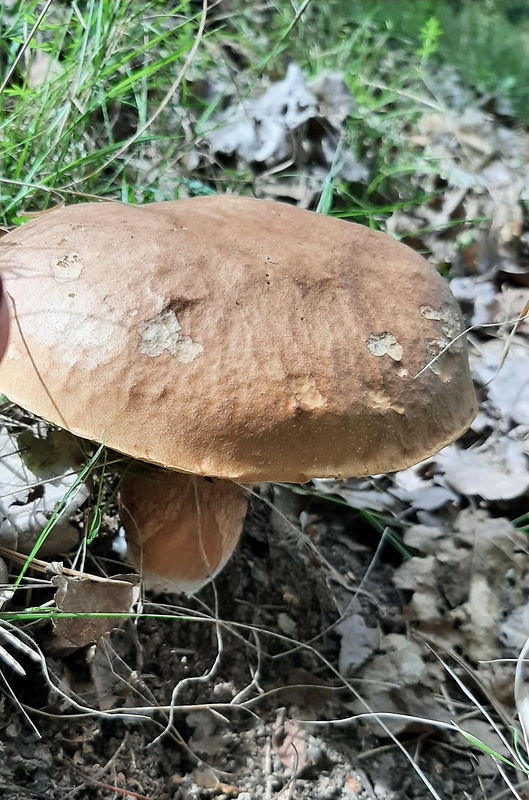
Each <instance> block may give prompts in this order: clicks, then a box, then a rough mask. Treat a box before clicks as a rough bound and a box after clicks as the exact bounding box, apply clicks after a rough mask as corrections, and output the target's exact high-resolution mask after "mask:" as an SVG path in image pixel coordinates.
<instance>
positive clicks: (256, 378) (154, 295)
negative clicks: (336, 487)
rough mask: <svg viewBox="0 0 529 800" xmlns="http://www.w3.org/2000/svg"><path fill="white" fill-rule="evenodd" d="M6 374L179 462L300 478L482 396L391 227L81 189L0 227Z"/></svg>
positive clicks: (375, 461) (431, 279)
mask: <svg viewBox="0 0 529 800" xmlns="http://www.w3.org/2000/svg"><path fill="white" fill-rule="evenodd" d="M0 271H1V273H2V276H3V278H4V281H5V285H6V289H7V292H8V294H9V295H10V297H11V299H12V301H11V303H12V316H13V319H12V326H11V327H12V333H11V341H10V344H9V347H8V351H7V354H6V358H5V359H4V361H3V363H2V365H1V366H0V391H1V392H3V393H5V394H6V395H7V396H8V397H9V398H10V399H11V400H13V401H15V402H17V403H19V404H20V405H22V406H24V407H25V408H27V409H30V410H31V411H33V412H34V413H36V414H38V415H40V416H42V417H44V418H45V419H48V420H50V421H52V422H55V423H57V424H59V425H62V426H63V427H66V428H68V429H69V430H71V431H72V432H74V433H76V434H78V435H79V436H83V437H86V438H88V439H93V440H96V441H105V442H107V443H108V445H109V446H110V447H113V448H114V449H116V450H119V451H121V452H123V453H127V454H129V455H131V456H135V457H138V458H141V459H144V460H147V461H152V462H156V463H158V464H162V465H164V466H167V467H171V468H173V469H177V470H182V471H189V472H194V473H197V474H202V475H211V476H217V477H223V478H232V479H236V480H238V481H241V482H251V481H257V480H283V481H293V482H299V481H305V480H307V479H309V478H311V477H316V476H318V477H331V476H334V477H345V476H353V475H354V476H362V475H367V474H374V473H379V472H386V471H390V470H396V469H402V468H404V467H407V466H409V465H411V464H413V463H416V462H417V461H420V460H421V459H423V458H425V457H427V456H429V455H431V454H433V453H434V452H436V451H437V450H439V449H440V448H441V447H443V446H444V445H445V444H447V443H448V442H450V441H451V440H453V439H454V438H455V437H456V436H458V434H460V433H462V432H463V431H464V430H465V429H466V428H467V426H468V425H469V423H470V422H471V420H472V418H473V416H474V413H475V396H474V392H473V390H472V386H471V381H470V375H469V369H468V364H467V355H466V349H465V343H464V341H463V339H462V338H459V339H458V340H457V341H456V342H455V343H454V344H452V345H451V346H450V347H449V348H448V349H447V350H446V352H444V353H443V354H442V355H441V356H440V357H439V359H438V360H435V361H434V362H433V363H431V365H430V366H429V367H428V368H427V369H425V370H424V371H423V372H422V373H421V374H420V376H419V377H416V376H417V373H419V372H420V371H421V370H422V369H423V368H424V367H425V365H426V364H428V363H429V362H430V361H431V360H432V359H433V358H434V357H435V356H436V355H438V354H439V353H440V352H441V351H442V350H443V348H445V346H446V345H448V344H449V342H450V341H451V340H452V339H453V338H454V337H456V336H457V335H458V334H459V333H460V331H461V319H460V315H459V311H458V308H457V305H456V303H455V301H454V299H453V297H452V295H451V293H450V290H449V288H448V286H447V284H446V283H445V281H444V280H443V279H442V278H441V277H440V276H439V275H438V274H437V273H436V271H435V269H434V268H433V267H432V266H431V265H430V264H428V263H427V262H426V261H425V260H424V259H423V258H422V257H421V256H419V255H418V254H417V253H415V252H414V251H412V250H410V249H409V248H407V247H405V246H404V245H402V244H399V243H397V242H395V241H394V240H393V239H391V238H390V237H389V236H386V235H384V234H381V233H375V232H373V231H371V230H368V229H366V228H364V227H361V226H358V225H354V224H352V223H349V222H343V221H339V220H336V219H330V218H328V217H324V216H320V215H318V214H314V213H312V212H309V211H301V210H299V209H296V208H293V207H291V206H288V205H282V204H279V203H273V202H268V201H262V200H250V199H246V198H236V197H226V196H218V197H203V198H195V199H192V200H180V201H176V202H168V203H154V204H152V205H148V206H141V207H137V206H128V205H121V204H108V203H101V204H84V205H77V206H72V207H66V208H62V209H59V210H56V211H52V212H50V213H47V214H44V215H42V216H41V217H39V218H37V219H36V220H34V221H32V222H29V223H28V224H26V225H24V226H23V227H21V228H20V229H18V230H16V231H13V232H12V233H10V234H8V235H7V236H5V237H4V238H3V239H2V240H1V241H0Z"/></svg>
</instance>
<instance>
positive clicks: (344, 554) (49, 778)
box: [0, 487, 505, 800]
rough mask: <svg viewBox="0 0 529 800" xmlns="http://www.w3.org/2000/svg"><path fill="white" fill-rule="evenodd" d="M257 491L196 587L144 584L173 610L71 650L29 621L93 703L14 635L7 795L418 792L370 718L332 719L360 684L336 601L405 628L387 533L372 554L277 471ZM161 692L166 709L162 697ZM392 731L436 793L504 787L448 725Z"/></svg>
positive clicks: (345, 711)
mask: <svg viewBox="0 0 529 800" xmlns="http://www.w3.org/2000/svg"><path fill="white" fill-rule="evenodd" d="M260 495H261V496H256V497H255V498H254V499H253V502H252V510H251V513H250V514H249V516H248V519H247V523H246V528H245V533H244V536H243V539H242V542H241V545H240V547H239V549H238V551H237V553H236V555H235V557H234V558H233V559H232V561H231V562H230V563H229V565H228V566H227V567H226V568H225V570H224V571H223V572H222V574H221V575H220V576H219V577H218V579H217V581H216V584H215V587H212V586H209V587H206V588H205V589H204V590H203V591H202V592H201V593H200V594H199V595H198V596H197V597H195V598H184V597H178V598H175V597H155V598H152V597H151V598H147V599H146V601H145V606H144V611H145V612H146V613H148V614H163V615H171V616H170V617H169V618H168V617H167V616H165V617H164V618H153V617H147V618H146V617H142V618H139V619H138V620H137V621H135V622H133V621H126V622H125V623H124V624H123V625H121V626H120V627H119V628H117V629H115V630H114V631H112V632H111V633H110V634H109V635H107V636H106V637H104V638H103V639H101V640H100V641H99V643H98V645H97V647H87V648H84V649H78V650H75V651H73V652H69V651H68V650H67V648H64V646H63V644H61V642H60V641H59V642H57V640H56V637H55V638H54V635H53V632H52V631H51V629H50V627H49V626H48V625H46V624H39V625H37V626H34V627H33V628H32V629H31V630H30V632H31V635H32V636H34V637H35V639H36V641H37V642H38V643H39V645H40V647H41V648H42V650H43V652H44V653H45V655H46V663H47V666H48V669H49V672H50V676H51V681H52V682H53V683H54V684H55V685H56V686H59V687H60V688H61V689H62V691H63V692H64V693H65V694H66V695H68V696H69V697H70V698H73V699H74V700H75V701H76V702H77V703H78V704H79V705H80V706H83V707H90V708H92V709H93V710H92V713H82V712H81V711H79V709H78V707H76V706H75V705H72V703H71V702H69V701H67V700H65V699H64V696H62V695H60V694H59V693H58V692H57V691H55V690H54V689H53V688H51V686H50V682H49V681H48V680H47V679H46V677H45V675H44V674H43V671H42V668H41V666H40V665H38V664H35V663H33V662H32V661H31V660H30V659H29V658H26V657H25V656H24V655H23V654H20V653H19V652H18V651H17V653H16V657H17V659H18V661H19V662H20V663H21V664H22V666H24V668H25V669H26V672H27V674H26V677H20V676H17V675H16V674H15V673H14V672H12V671H11V670H10V669H9V667H8V666H7V665H4V666H3V668H2V670H3V672H2V678H1V684H2V691H3V695H4V696H3V699H1V700H0V702H1V704H2V713H1V717H0V752H1V758H0V795H1V797H2V798H5V800H15V799H16V800H22V799H23V798H28V800H29V799H30V798H42V800H44V799H46V800H52V798H53V800H59V798H60V799H61V800H65V798H75V800H83V798H101V800H108V798H136V800H138V799H139V800H143V799H144V798H149V800H184V798H186V799H187V798H196V799H197V800H199V799H202V798H204V800H205V798H219V800H226V798H235V797H237V798H239V800H251V799H253V798H264V799H266V800H272V798H279V797H280V798H306V799H307V800H311V799H312V798H313V799H314V800H316V799H318V800H323V798H325V800H331V799H332V798H344V799H348V800H360V799H361V800H367V798H370V799H371V798H373V799H374V800H390V799H391V800H407V799H408V798H409V799H410V800H411V798H424V797H426V796H428V791H427V789H426V786H425V784H424V783H423V781H422V780H421V779H420V777H419V776H418V774H417V772H416V770H415V769H414V768H413V767H412V765H411V763H410V761H409V760H407V758H406V755H405V753H404V752H403V751H402V750H400V749H399V748H398V746H397V744H396V743H395V741H392V740H391V739H390V738H389V737H388V736H386V735H385V734H384V732H383V731H382V730H381V729H380V727H379V726H376V725H371V726H369V725H368V724H366V723H365V722H359V721H355V722H347V723H345V724H337V722H336V721H337V720H343V719H346V718H348V717H350V716H351V715H352V714H353V713H354V710H353V709H354V700H355V694H356V693H357V692H359V693H360V694H362V686H361V684H358V683H357V682H356V681H355V678H354V675H351V676H350V678H349V679H344V678H343V677H342V676H340V673H339V669H338V666H339V658H340V636H339V635H338V633H337V631H336V629H335V627H334V626H335V625H336V623H337V621H338V620H339V618H340V615H341V614H343V611H344V609H346V608H347V606H348V604H351V603H352V602H354V603H356V604H357V606H356V607H357V608H358V609H359V610H361V613H362V615H363V617H364V619H365V622H366V625H367V626H368V627H369V628H372V629H374V630H375V631H376V632H377V634H378V635H382V634H388V633H397V634H398V633H406V631H407V624H406V620H405V615H404V606H405V603H406V597H404V596H403V595H402V594H401V593H399V592H398V591H397V590H396V589H395V587H394V585H393V583H392V574H393V570H394V568H395V565H396V564H398V563H399V556H398V554H397V552H396V551H395V550H394V549H393V548H386V549H385V550H384V551H383V552H382V554H380V552H379V553H378V556H377V559H376V560H375V561H373V557H374V553H375V551H376V549H377V545H378V544H379V542H378V541H377V536H376V534H375V533H374V530H373V528H372V527H371V526H369V525H367V524H366V523H365V522H363V521H362V518H361V517H360V516H359V515H358V514H357V513H355V512H354V511H352V510H347V509H344V510H342V509H339V508H338V507H334V506H333V505H332V504H329V503H322V502H321V501H315V500H314V499H311V498H305V497H300V496H299V495H296V494H293V493H292V492H291V491H290V490H285V489H283V490H276V494H275V495H274V497H273V498H272V489H271V488H270V487H261V490H260ZM272 500H273V504H274V505H275V506H276V509H277V508H279V509H280V513H279V512H278V511H277V510H275V511H272V510H271V508H272V506H271V501H272ZM335 509H336V510H335ZM300 512H301V518H302V520H303V522H304V532H303V533H301V532H300V530H299V518H300ZM288 518H290V519H291V520H292V521H293V522H296V525H294V524H292V523H290V522H289V521H288ZM112 527H113V526H112V525H109V526H108V528H109V529H108V531H107V533H106V535H105V534H103V535H102V536H101V537H100V539H99V540H98V542H97V545H96V549H95V552H96V553H97V552H98V551H99V554H100V556H101V557H103V556H107V557H108V556H110V555H111V551H110V549H109V546H110V544H111V543H112V539H113V538H114V536H115V530H114V531H113V530H110V528H112ZM114 528H115V525H114ZM114 558H115V556H114ZM368 567H369V572H367V570H368ZM125 569H126V567H125V566H123V570H125ZM175 602H176V603H177V604H178V605H175ZM425 653H426V649H425ZM425 657H427V656H425ZM0 663H1V662H0ZM447 680H448V676H447ZM175 687H177V691H176V690H175ZM452 691H453V690H452ZM398 692H399V688H398V687H395V689H394V693H395V695H396V696H398ZM171 698H173V703H174V715H173V719H172V721H171V720H170V719H169V716H168V714H167V711H166V710H165V711H164V710H163V709H161V707H164V706H169V705H170V704H171ZM131 708H135V709H136V712H130V711H128V709H131ZM138 709H139V713H141V714H143V715H144V716H143V717H141V716H138ZM142 709H143V710H142ZM116 712H121V713H122V714H123V715H127V714H128V715H129V716H128V718H127V717H126V716H125V718H123V719H117V718H115V717H114V718H113V717H112V716H111V714H113V713H116ZM133 713H134V714H135V716H133ZM29 720H31V723H32V725H33V726H34V728H33V727H32V725H31V724H30V722H29ZM37 732H38V733H37ZM398 741H399V742H400V744H401V746H402V747H403V748H405V749H406V751H407V752H408V753H409V754H410V757H411V758H413V760H414V761H415V763H416V764H417V765H419V767H420V768H421V769H422V770H423V771H424V773H425V774H426V776H427V777H428V779H429V780H430V781H431V782H432V784H433V785H434V786H435V788H436V790H437V792H438V793H439V795H440V796H441V797H442V798H443V800H445V799H447V798H453V800H464V798H466V799H467V800H468V798H474V797H482V796H483V797H485V796H486V797H491V796H493V795H494V794H495V793H496V792H498V791H500V790H502V789H504V788H505V787H504V784H503V782H501V780H500V777H499V775H498V772H497V770H496V769H494V768H493V769H492V770H490V769H486V768H485V767H484V764H483V759H482V758H478V757H477V755H476V753H472V752H471V751H470V750H469V749H468V748H467V747H466V746H465V745H462V744H461V740H455V739H454V738H453V737H452V735H451V734H450V735H448V734H446V735H445V734H440V733H439V731H435V730H434V729H433V728H429V727H428V726H419V727H415V729H413V728H409V729H405V730H404V731H403V732H401V733H400V734H399V739H398Z"/></svg>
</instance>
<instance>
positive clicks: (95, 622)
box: [51, 575, 137, 648]
mask: <svg viewBox="0 0 529 800" xmlns="http://www.w3.org/2000/svg"><path fill="white" fill-rule="evenodd" d="M135 579H136V581H137V576H133V575H123V576H119V578H107V579H101V578H92V577H91V576H88V575H87V576H86V577H71V576H66V575H55V576H54V577H53V578H52V579H51V582H52V584H53V585H54V586H56V587H57V592H56V593H55V603H56V605H57V609H58V610H59V611H62V612H64V613H68V614H69V613H72V614H75V615H76V616H73V617H72V618H65V619H57V620H55V621H54V633H55V635H56V636H58V637H60V638H62V639H65V640H66V641H67V642H69V643H70V644H71V645H73V647H75V648H80V647H86V646H87V645H91V644H95V643H96V642H97V640H98V639H100V638H101V636H103V635H104V634H105V633H108V632H109V631H111V630H112V629H113V628H115V627H117V626H118V625H119V624H120V619H119V618H116V617H113V616H112V615H113V614H126V613H128V612H129V611H130V610H131V607H132V604H133V601H134V580H135ZM99 614H104V615H108V616H98V615H99ZM96 615H97V616H96Z"/></svg>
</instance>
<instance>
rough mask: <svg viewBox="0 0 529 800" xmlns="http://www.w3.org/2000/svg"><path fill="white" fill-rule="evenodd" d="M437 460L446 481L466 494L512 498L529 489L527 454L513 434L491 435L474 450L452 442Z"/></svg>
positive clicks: (491, 498)
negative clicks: (464, 448)
mask: <svg viewBox="0 0 529 800" xmlns="http://www.w3.org/2000/svg"><path fill="white" fill-rule="evenodd" d="M528 399H529V396H528ZM435 462H436V463H437V464H439V466H441V467H442V469H443V470H444V479H445V481H446V483H447V484H448V485H449V486H451V487H452V488H453V489H455V490H456V491H458V492H459V493H460V494H463V495H466V496H478V497H482V498H483V499H484V500H491V501H492V500H512V499H514V498H516V497H520V495H522V494H524V492H526V491H527V490H528V489H529V463H528V460H527V456H526V454H525V452H524V449H523V447H522V445H521V443H520V442H519V441H517V440H516V439H513V438H512V437H510V436H501V437H491V438H490V439H488V440H487V441H486V442H485V443H484V444H483V445H481V446H480V447H476V448H474V449H472V450H463V449H461V448H459V447H457V446H456V445H449V446H448V447H445V448H444V449H443V450H441V452H440V453H438V454H437V455H436V456H435Z"/></svg>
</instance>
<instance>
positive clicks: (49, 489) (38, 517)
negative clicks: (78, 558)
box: [0, 428, 89, 558]
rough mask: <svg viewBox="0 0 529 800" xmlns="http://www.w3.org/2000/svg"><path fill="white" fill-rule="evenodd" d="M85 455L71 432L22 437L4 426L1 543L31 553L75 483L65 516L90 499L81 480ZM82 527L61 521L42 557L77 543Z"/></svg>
mask: <svg viewBox="0 0 529 800" xmlns="http://www.w3.org/2000/svg"><path fill="white" fill-rule="evenodd" d="M81 461H82V453H81V451H80V450H79V444H78V443H77V442H76V440H75V438H74V437H72V436H71V434H69V433H67V432H66V431H61V430H56V429H44V428H43V429H42V433H40V432H39V434H38V435H37V434H36V433H35V432H33V431H31V430H26V431H24V432H23V433H21V434H20V435H19V436H18V437H17V436H14V435H13V434H10V433H9V432H8V431H7V430H6V429H5V428H0V484H1V485H2V493H1V496H0V520H1V522H0V542H1V543H2V545H3V546H5V547H9V548H11V549H13V550H18V551H19V552H21V553H25V554H28V553H29V552H30V551H31V549H32V548H33V546H34V544H35V542H36V541H37V539H38V537H39V536H40V534H41V533H42V531H43V530H44V528H45V527H46V525H47V523H48V520H49V519H50V517H51V515H52V514H53V513H54V511H55V510H56V508H57V505H58V504H59V503H60V502H61V501H62V500H63V499H64V497H65V496H66V494H67V493H68V492H71V491H72V488H73V487H74V485H76V484H77V488H75V490H74V491H73V492H72V494H71V496H70V497H69V500H68V503H67V505H66V507H65V510H64V517H67V516H68V515H71V514H72V513H73V512H74V511H75V510H76V509H78V508H79V507H80V506H81V505H82V504H83V503H84V502H85V500H86V499H87V498H88V496H89V490H88V487H87V486H86V484H79V479H78V476H79V472H80V470H81ZM78 539H79V534H78V532H77V530H76V529H75V528H74V527H73V526H72V525H71V524H70V523H69V522H68V520H67V519H64V518H63V519H61V520H59V521H58V522H57V524H56V525H55V526H54V528H53V529H52V531H50V534H49V536H48V537H47V539H46V541H45V542H44V543H43V545H42V547H41V548H40V550H39V555H40V556H42V557H43V558H47V557H49V556H50V555H56V554H57V553H62V552H67V551H68V550H69V549H71V548H72V547H73V546H74V545H75V544H76V543H77V541H78Z"/></svg>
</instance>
